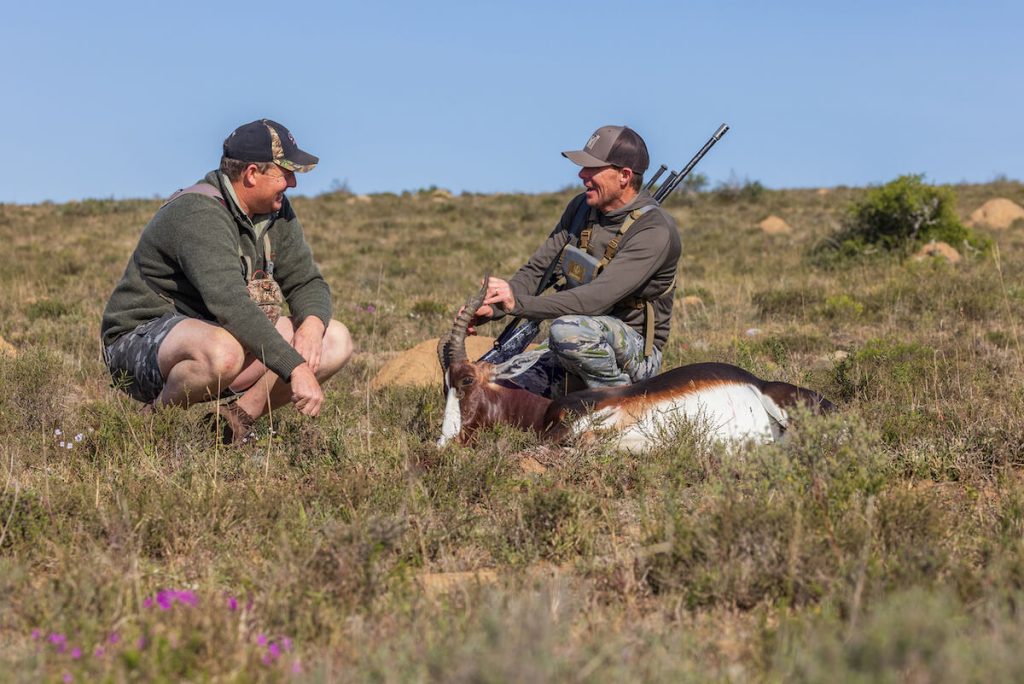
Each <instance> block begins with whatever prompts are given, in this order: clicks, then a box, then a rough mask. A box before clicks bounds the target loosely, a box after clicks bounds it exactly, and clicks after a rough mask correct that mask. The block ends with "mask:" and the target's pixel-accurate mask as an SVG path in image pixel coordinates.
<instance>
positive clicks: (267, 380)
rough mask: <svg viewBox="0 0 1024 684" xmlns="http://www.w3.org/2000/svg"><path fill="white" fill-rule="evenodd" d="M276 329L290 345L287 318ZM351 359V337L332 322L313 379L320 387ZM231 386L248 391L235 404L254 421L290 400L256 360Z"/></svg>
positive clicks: (292, 331) (291, 327) (285, 386)
mask: <svg viewBox="0 0 1024 684" xmlns="http://www.w3.org/2000/svg"><path fill="white" fill-rule="evenodd" d="M179 325H180V324H179ZM277 330H278V332H279V333H281V336H282V337H283V338H284V339H285V341H287V342H288V343H289V344H290V343H291V341H292V337H293V336H294V334H295V325H294V322H293V321H292V320H291V319H290V318H281V319H279V320H278V322H277ZM351 356H352V337H351V336H350V335H349V332H348V328H346V327H345V325H344V324H343V323H341V322H339V321H333V320H332V321H331V323H330V325H328V326H327V330H326V332H324V339H323V354H322V356H321V357H320V367H319V368H318V369H317V371H316V378H317V380H318V381H319V382H320V384H321V385H323V384H324V383H325V382H327V380H329V379H330V378H331V377H332V376H333V375H334V374H335V373H337V372H338V371H339V370H341V369H342V367H344V365H345V364H346V363H348V360H349V359H350V358H351ZM231 387H232V389H235V390H243V389H245V388H248V389H245V393H244V394H243V395H242V396H241V397H240V398H239V399H238V402H237V403H236V405H237V406H238V407H239V408H240V409H242V410H243V411H245V412H246V413H247V414H248V415H250V416H252V417H254V418H259V417H260V416H263V415H266V414H267V413H269V412H270V411H271V410H272V409H277V408H279V407H281V406H284V405H285V404H288V403H289V402H291V399H292V392H291V387H290V386H289V385H288V383H286V382H283V381H282V380H281V379H280V378H279V377H278V376H277V374H276V373H274V372H273V371H270V370H268V369H267V367H266V366H264V365H263V363H262V362H260V361H259V360H256V359H253V360H252V362H251V363H249V364H248V365H246V366H245V368H244V369H243V370H242V372H241V373H239V374H238V375H237V377H236V378H235V381H234V382H233V383H232V384H231Z"/></svg>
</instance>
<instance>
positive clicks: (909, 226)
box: [815, 174, 990, 258]
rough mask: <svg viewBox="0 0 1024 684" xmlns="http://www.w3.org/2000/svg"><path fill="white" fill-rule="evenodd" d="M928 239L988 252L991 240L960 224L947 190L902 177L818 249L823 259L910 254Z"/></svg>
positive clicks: (855, 210)
mask: <svg viewBox="0 0 1024 684" xmlns="http://www.w3.org/2000/svg"><path fill="white" fill-rule="evenodd" d="M931 240H940V241H942V242H946V243H948V244H950V245H952V246H954V247H956V248H957V249H961V250H962V249H963V245H964V244H965V243H966V244H967V245H969V246H970V247H972V248H974V249H980V250H987V249H988V248H989V246H990V241H988V240H987V239H986V238H983V237H980V236H978V235H976V234H975V233H974V232H973V231H971V230H970V229H969V228H967V227H966V226H964V225H963V224H962V223H960V219H959V217H958V216H957V213H956V195H955V194H954V192H953V190H952V189H951V188H943V187H936V186H934V185H928V184H927V183H925V182H924V176H923V175H913V174H911V175H905V176H900V177H899V178H897V179H896V180H894V181H890V182H889V183H886V184H885V185H882V186H880V187H877V188H873V189H872V190H870V191H869V192H868V193H867V194H866V195H865V197H864V199H862V200H861V201H859V202H854V203H852V204H851V205H849V206H848V207H847V209H846V217H845V218H844V220H843V225H842V227H841V228H840V230H839V231H838V232H837V233H835V234H834V235H833V236H832V237H831V238H829V239H828V240H827V241H826V242H825V243H823V244H821V245H819V246H818V247H817V248H816V250H815V251H816V254H817V255H818V256H822V257H828V256H832V257H839V258H843V257H850V256H854V255H859V254H864V253H866V252H870V251H871V250H872V248H873V249H875V250H881V251H883V252H897V253H899V252H909V251H910V250H912V249H913V248H914V247H917V246H920V245H923V244H925V243H927V242H929V241H931Z"/></svg>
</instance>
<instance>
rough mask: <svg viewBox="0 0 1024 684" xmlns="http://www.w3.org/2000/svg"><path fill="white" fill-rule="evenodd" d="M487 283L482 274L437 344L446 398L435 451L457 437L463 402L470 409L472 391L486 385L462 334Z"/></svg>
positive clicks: (482, 371)
mask: <svg viewBox="0 0 1024 684" xmlns="http://www.w3.org/2000/svg"><path fill="white" fill-rule="evenodd" d="M489 280H490V274H489V273H488V274H485V275H484V282H483V285H482V286H481V287H480V291H479V292H477V293H476V294H474V295H473V296H471V297H470V298H469V299H467V300H466V304H465V305H464V306H463V307H462V310H461V311H459V314H458V315H457V316H456V317H455V322H454V323H452V328H451V330H449V331H448V332H447V333H446V334H445V335H443V336H442V337H441V339H439V340H438V341H437V360H438V361H439V362H440V363H441V374H442V375H443V377H444V392H445V396H446V400H445V407H444V422H443V423H442V425H441V437H440V439H438V440H437V446H439V447H441V446H444V445H445V444H447V443H448V442H449V441H451V440H452V439H454V438H455V437H457V436H459V434H460V433H461V432H462V429H463V422H464V421H463V419H462V418H463V411H462V404H463V402H465V403H466V404H467V408H470V409H471V408H472V405H474V404H475V403H476V402H475V401H474V398H475V397H476V395H477V394H478V392H477V391H475V389H476V388H478V387H479V386H480V385H482V384H484V383H487V382H490V374H489V373H486V375H485V373H484V368H483V367H479V368H478V367H477V365H476V364H474V363H472V362H471V361H470V360H469V356H468V355H467V353H466V334H467V331H468V330H469V322H470V321H471V320H473V315H474V314H475V313H476V310H477V309H479V308H480V306H481V305H482V304H483V303H484V297H485V295H486V294H487V283H488V281H489ZM483 366H484V367H486V369H487V370H489V369H490V364H483ZM474 413H475V412H474ZM468 414H469V412H467V417H468Z"/></svg>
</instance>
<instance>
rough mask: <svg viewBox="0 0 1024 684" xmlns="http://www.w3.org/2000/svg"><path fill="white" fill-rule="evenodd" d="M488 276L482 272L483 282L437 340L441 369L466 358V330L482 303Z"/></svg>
mask: <svg viewBox="0 0 1024 684" xmlns="http://www.w3.org/2000/svg"><path fill="white" fill-rule="evenodd" d="M490 278H491V274H490V273H485V274H484V282H483V285H481V286H480V291H479V292H477V293H476V294H474V295H473V296H472V297H470V298H469V299H467V300H466V304H465V306H463V307H462V311H460V312H459V315H458V316H456V317H455V322H454V323H452V329H451V330H449V331H448V333H447V334H445V335H444V336H443V337H441V339H440V340H438V341H437V358H438V360H439V361H440V362H441V370H442V371H446V370H448V367H449V366H451V365H452V364H453V363H455V362H456V361H465V360H466V359H467V358H468V355H467V354H466V332H467V330H468V329H469V322H470V321H471V320H473V315H474V314H476V310H477V309H479V308H480V306H481V305H482V304H483V303H484V298H485V297H486V296H487V283H488V282H489V281H490Z"/></svg>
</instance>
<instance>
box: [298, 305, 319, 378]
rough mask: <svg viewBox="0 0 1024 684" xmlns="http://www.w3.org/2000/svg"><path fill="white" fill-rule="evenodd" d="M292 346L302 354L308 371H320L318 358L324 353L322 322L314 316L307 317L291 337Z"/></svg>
mask: <svg viewBox="0 0 1024 684" xmlns="http://www.w3.org/2000/svg"><path fill="white" fill-rule="evenodd" d="M292 346H293V347H295V351H297V352H299V353H300V354H302V358H304V359H305V360H306V363H307V364H308V365H309V369H310V370H311V371H313V372H314V373H316V372H317V371H318V370H320V356H321V355H322V354H323V351H324V322H323V321H321V320H320V319H319V318H317V317H316V316H307V317H306V318H305V319H304V320H303V321H302V324H301V325H299V327H298V329H297V330H296V331H295V335H294V336H293V337H292Z"/></svg>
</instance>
